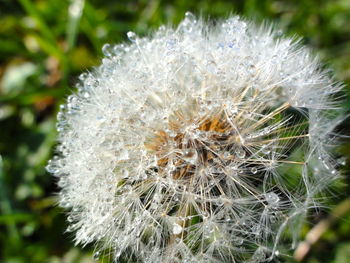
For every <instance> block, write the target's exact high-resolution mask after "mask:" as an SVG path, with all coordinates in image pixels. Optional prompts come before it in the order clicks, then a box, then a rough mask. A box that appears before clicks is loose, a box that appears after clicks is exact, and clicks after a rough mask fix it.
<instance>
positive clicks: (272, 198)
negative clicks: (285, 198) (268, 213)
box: [265, 192, 280, 206]
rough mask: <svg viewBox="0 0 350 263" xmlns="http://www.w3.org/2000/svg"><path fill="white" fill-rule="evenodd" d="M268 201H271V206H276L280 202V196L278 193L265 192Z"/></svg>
mask: <svg viewBox="0 0 350 263" xmlns="http://www.w3.org/2000/svg"><path fill="white" fill-rule="evenodd" d="M265 198H266V201H267V202H268V203H269V205H271V206H275V205H277V204H278V202H279V200H280V198H279V197H278V195H277V194H275V193H273V192H270V193H267V194H265Z"/></svg>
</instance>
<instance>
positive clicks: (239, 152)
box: [235, 148, 246, 158]
mask: <svg viewBox="0 0 350 263" xmlns="http://www.w3.org/2000/svg"><path fill="white" fill-rule="evenodd" d="M235 153H236V155H237V157H238V158H244V157H245V155H246V152H245V150H244V149H242V148H237V149H236V151H235Z"/></svg>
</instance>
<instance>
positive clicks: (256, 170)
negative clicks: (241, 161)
mask: <svg viewBox="0 0 350 263" xmlns="http://www.w3.org/2000/svg"><path fill="white" fill-rule="evenodd" d="M250 171H251V172H252V174H256V173H257V172H258V169H256V167H253V168H252V169H250Z"/></svg>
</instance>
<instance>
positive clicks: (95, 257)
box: [92, 251, 101, 260]
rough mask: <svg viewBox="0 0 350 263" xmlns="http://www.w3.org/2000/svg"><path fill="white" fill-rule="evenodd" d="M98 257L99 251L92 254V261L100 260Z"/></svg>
mask: <svg viewBox="0 0 350 263" xmlns="http://www.w3.org/2000/svg"><path fill="white" fill-rule="evenodd" d="M100 256H101V252H100V251H96V252H95V253H94V254H93V256H92V258H93V259H94V260H99V259H100Z"/></svg>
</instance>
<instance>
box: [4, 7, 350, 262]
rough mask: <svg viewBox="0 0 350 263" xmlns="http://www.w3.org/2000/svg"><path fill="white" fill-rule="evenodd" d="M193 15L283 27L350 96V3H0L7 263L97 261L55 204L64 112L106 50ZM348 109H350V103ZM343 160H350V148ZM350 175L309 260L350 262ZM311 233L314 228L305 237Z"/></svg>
mask: <svg viewBox="0 0 350 263" xmlns="http://www.w3.org/2000/svg"><path fill="white" fill-rule="evenodd" d="M186 11H192V12H193V13H196V14H202V15H204V16H205V17H207V16H210V17H211V18H214V19H215V18H224V17H226V16H228V15H229V14H230V13H238V14H241V15H244V16H246V17H250V18H253V19H254V20H256V21H263V20H265V19H267V20H269V21H272V22H276V23H278V24H280V25H282V26H283V27H284V28H285V30H286V32H287V34H289V35H298V36H303V37H304V43H305V44H307V45H308V46H310V47H312V48H314V49H316V50H318V51H319V52H320V53H319V54H320V56H321V58H322V60H323V61H324V63H325V64H327V66H330V67H332V68H333V69H334V71H335V74H336V77H337V79H339V80H341V81H344V82H345V83H346V84H347V88H346V93H349V87H350V85H349V84H350V1H349V0H308V1H301V0H300V1H297V0H285V1H282V0H280V1H272V0H271V1H268V0H246V1H244V0H226V1H224V0H218V1H214V0H197V1H188V0H175V1H166V0H138V1H137V0H134V1H121V0H119V1H107V0H105V1H103V0H85V1H84V0H72V1H68V0H18V1H15V0H0V154H1V155H0V157H1V158H0V211H1V214H0V262H4V263H24V262H25V263H31V262H33V263H36V262H38V263H41V262H49V263H56V262H62V263H63V262H65V263H71V262H77V263H79V262H93V260H92V259H91V252H92V248H85V249H80V248H74V246H73V241H71V240H72V237H71V236H70V235H68V234H64V231H65V227H66V222H65V218H64V215H63V211H62V210H61V209H60V208H57V207H55V206H54V204H55V197H54V193H55V191H57V189H56V186H55V179H54V178H53V177H51V176H50V175H48V174H47V173H46V171H45V165H46V163H47V160H48V159H49V158H50V156H51V155H52V149H53V146H54V144H55V136H56V131H55V119H56V113H57V110H58V106H59V105H60V104H61V103H63V102H64V99H65V97H66V96H67V95H68V94H70V93H71V92H72V90H73V87H74V83H75V82H76V80H77V77H78V75H79V74H80V73H81V72H83V71H85V70H87V69H89V68H91V67H92V66H94V65H98V64H99V63H100V60H101V58H102V53H101V47H102V45H103V44H104V43H107V42H109V43H118V42H121V41H126V34H125V33H126V32H127V31H129V30H132V31H135V32H137V33H138V34H140V35H144V34H146V32H148V31H149V30H152V29H156V28H157V27H158V26H160V25H161V24H163V23H172V24H177V23H178V22H179V21H180V20H181V19H182V18H183V16H184V13H185V12H186ZM346 96H347V95H346ZM344 108H345V109H347V110H349V109H350V99H346V101H345V103H344ZM349 127H350V126H349V122H348V121H346V122H345V123H344V124H343V125H342V127H340V128H339V129H340V130H341V131H342V132H343V133H344V134H349ZM337 154H338V155H339V156H340V155H343V156H344V157H343V158H344V159H343V161H346V160H347V159H348V157H349V156H350V145H349V144H346V143H344V144H343V146H342V147H341V149H339V152H338V153H337ZM347 167H348V165H345V166H343V168H342V169H343V173H344V182H345V183H344V184H342V185H339V186H337V188H336V191H335V192H334V193H335V196H334V198H333V200H332V202H333V206H331V208H330V209H329V210H330V212H331V213H330V214H332V213H333V216H331V217H327V214H326V213H323V212H321V213H319V215H317V216H316V217H314V218H311V219H310V220H311V221H314V222H319V221H320V220H322V219H323V218H325V219H323V220H325V221H322V222H325V224H324V226H325V227H323V228H322V227H321V230H325V233H324V234H323V235H322V236H321V237H320V238H319V240H318V241H317V242H316V243H315V244H314V245H313V246H312V247H311V251H310V253H309V254H308V256H307V257H305V258H304V262H310V263H318V262H334V263H348V262H350V212H349V207H350V205H349V200H348V199H346V198H347V197H348V196H349V194H350V187H349V185H350V180H349V176H348V172H347V170H348V168H347ZM344 200H345V201H344ZM328 223H329V224H328ZM311 228H312V225H311V224H307V225H305V230H304V232H305V234H306V233H308V232H309V231H310V229H311ZM316 230H317V229H316ZM313 231H315V229H314V230H313ZM321 232H322V231H321ZM321 232H318V233H321ZM316 233H317V232H316ZM281 261H282V262H285V261H288V262H293V259H292V258H287V259H286V258H285V257H282V258H281Z"/></svg>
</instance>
